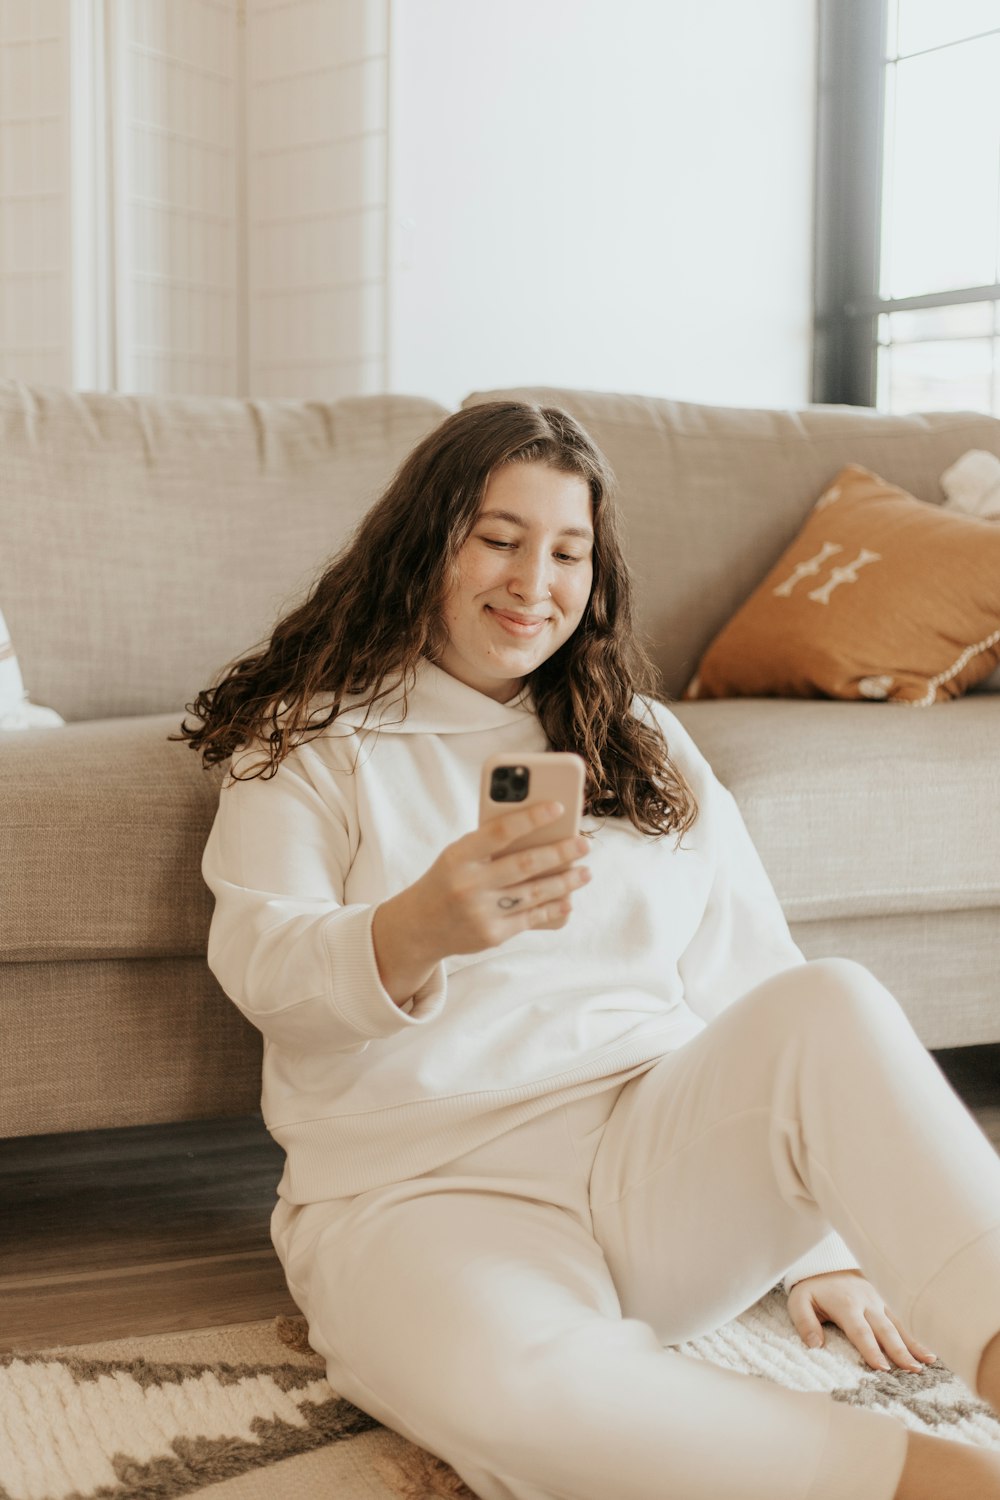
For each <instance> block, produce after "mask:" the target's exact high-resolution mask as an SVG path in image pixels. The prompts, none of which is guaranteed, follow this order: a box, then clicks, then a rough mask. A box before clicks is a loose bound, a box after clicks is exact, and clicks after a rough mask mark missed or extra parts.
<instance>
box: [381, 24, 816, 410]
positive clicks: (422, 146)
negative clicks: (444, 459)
mask: <svg viewBox="0 0 1000 1500" xmlns="http://www.w3.org/2000/svg"><path fill="white" fill-rule="evenodd" d="M814 48H815V7H814V5H813V4H812V3H811V0H755V3H754V4H752V5H748V4H747V3H746V0H503V3H502V4H498V3H496V0H391V27H390V117H389V118H390V184H389V201H390V211H391V218H390V285H389V363H388V376H389V384H390V387H391V388H392V389H396V390H404V391H416V392H421V393H424V394H427V395H430V396H434V397H437V398H438V399H439V400H441V401H444V402H446V403H447V404H449V405H456V404H457V403H458V401H459V400H460V399H461V397H462V396H463V395H465V394H466V393H467V392H468V391H470V390H473V389H484V388H490V387H497V386H505V385H513V384H518V383H532V384H554V385H569V386H576V387H589V388H593V389H603V390H627V391H632V392H639V393H644V394H654V395H669V396H672V397H675V398H677V399H687V400H695V401H710V402H712V401H714V402H725V403H731V404H735V405H746V406H749V405H761V406H768V405H773V404H783V403H788V404H798V403H802V402H805V401H807V400H808V397H809V356H810V341H811V300H812V286H811V254H812V193H813V134H814V132H813V120H814V109H815V67H814Z"/></svg>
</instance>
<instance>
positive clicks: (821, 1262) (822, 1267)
mask: <svg viewBox="0 0 1000 1500" xmlns="http://www.w3.org/2000/svg"><path fill="white" fill-rule="evenodd" d="M860 1269H861V1267H860V1265H859V1264H858V1261H857V1260H856V1259H855V1257H854V1256H853V1255H852V1254H851V1252H850V1250H849V1249H848V1248H847V1246H846V1245H845V1244H844V1242H843V1240H842V1239H841V1238H840V1235H839V1234H837V1233H836V1231H831V1233H830V1234H828V1235H827V1236H826V1238H825V1239H822V1240H820V1242H819V1244H818V1245H814V1246H813V1248H812V1249H811V1250H808V1251H806V1253H805V1255H800V1256H799V1258H798V1260H797V1261H796V1262H795V1264H794V1265H793V1266H789V1268H788V1270H787V1272H786V1273H785V1279H784V1281H783V1282H782V1283H781V1284H782V1286H783V1287H784V1289H785V1295H786V1296H787V1295H788V1293H789V1292H790V1291H791V1290H792V1287H793V1286H794V1285H795V1283H796V1282H797V1281H804V1280H805V1279H806V1277H807V1276H822V1275H823V1274H824V1272H826V1271H860Z"/></svg>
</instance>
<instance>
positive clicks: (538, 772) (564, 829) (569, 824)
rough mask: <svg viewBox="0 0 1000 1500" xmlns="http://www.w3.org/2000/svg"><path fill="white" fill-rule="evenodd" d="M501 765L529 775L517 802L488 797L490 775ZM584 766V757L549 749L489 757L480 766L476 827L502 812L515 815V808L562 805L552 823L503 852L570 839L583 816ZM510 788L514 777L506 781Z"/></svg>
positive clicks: (576, 831) (508, 852)
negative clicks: (560, 813)
mask: <svg viewBox="0 0 1000 1500" xmlns="http://www.w3.org/2000/svg"><path fill="white" fill-rule="evenodd" d="M504 766H509V767H511V768H512V769H513V770H514V771H515V772H516V771H518V770H520V771H526V772H527V774H528V786H527V795H526V796H525V797H524V798H522V799H521V800H520V801H513V800H511V801H495V800H494V798H493V797H491V795H490V786H491V783H492V780H493V772H494V771H495V770H498V769H500V768H502V767H504ZM585 775H586V766H585V764H584V760H583V757H582V756H580V755H573V754H572V753H571V752H570V751H568V750H548V751H541V752H540V753H535V754H531V755H516V756H515V755H491V756H490V758H489V760H488V761H486V763H485V764H484V766H483V774H482V781H481V782H480V790H479V826H480V828H481V827H482V826H483V824H484V823H487V822H488V821H489V820H490V819H491V818H498V817H500V816H502V814H503V813H508V812H516V811H517V810H518V808H523V807H531V806H533V805H534V804H535V803H536V802H561V803H562V805H563V807H564V808H565V812H563V813H562V815H561V816H560V817H558V818H557V819H556V820H555V822H553V823H546V824H545V825H544V827H542V828H535V829H533V830H532V832H531V833H526V834H525V835H524V836H523V838H519V839H515V840H514V842H513V843H512V844H508V845H507V847H506V848H505V849H504V850H503V851H502V852H503V853H504V854H513V853H516V852H517V851H518V850H519V849H534V848H536V847H537V846H538V845H539V844H557V843H558V842H559V840H560V839H569V838H573V837H574V836H575V835H576V834H578V833H579V832H580V817H581V815H582V813H583V787H584V779H585ZM507 783H508V785H511V786H513V784H514V777H513V776H512V777H509V778H507Z"/></svg>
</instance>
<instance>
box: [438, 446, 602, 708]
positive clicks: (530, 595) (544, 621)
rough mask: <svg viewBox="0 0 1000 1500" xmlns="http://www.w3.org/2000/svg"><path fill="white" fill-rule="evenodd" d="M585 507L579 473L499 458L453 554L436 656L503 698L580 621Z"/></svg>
mask: <svg viewBox="0 0 1000 1500" xmlns="http://www.w3.org/2000/svg"><path fill="white" fill-rule="evenodd" d="M593 542H594V532H593V507H592V505H591V499H590V486H589V485H588V484H587V481H586V480H585V479H583V478H581V477H580V475H579V474H564V473H562V472H561V471H560V470H558V469H551V468H549V467H548V465H547V464H543V463H529V464H517V463H514V464H505V465H504V466H503V467H502V468H500V469H496V470H495V471H494V472H493V473H492V474H491V475H490V478H489V482H488V483H487V486H486V493H485V495H484V496H483V503H482V506H481V508H480V511H479V515H478V517H477V519H476V523H475V525H474V526H473V528H472V531H471V532H470V533H469V536H468V539H467V540H466V542H465V543H464V545H463V546H462V549H461V551H460V552H459V554H458V579H457V582H456V583H455V585H454V587H453V588H452V589H451V591H450V592H449V594H448V595H447V597H446V598H445V602H444V608H443V611H442V617H443V620H444V624H445V627H446V629H447V632H448V644H447V645H446V647H445V649H444V652H443V653H442V655H441V656H440V657H439V658H438V665H439V666H440V667H443V669H444V670H445V671H446V672H449V673H450V674H451V676H452V677H457V678H458V680H459V682H464V683H465V684H466V685H467V686H468V687H471V688H475V689H476V691H477V692H480V693H485V694H486V695H487V697H489V698H495V699H496V700H497V701H498V702H499V703H506V702H508V701H509V700H510V699H511V698H514V697H516V696H517V694H518V692H519V691H520V689H521V686H522V684H523V682H524V679H525V678H526V677H527V676H528V675H529V673H531V672H533V671H534V670H535V668H536V667H538V666H540V665H541V663H542V662H543V661H545V660H546V659H547V658H548V657H550V656H551V655H552V653H553V652H554V651H557V650H558V649H559V647H560V646H561V645H562V644H563V642H564V641H566V640H568V639H569V637H570V636H571V635H572V634H573V631H574V630H575V629H576V627H577V625H578V624H579V623H580V620H581V617H582V615H583V612H584V610H585V609H586V607H587V600H588V599H589V598H590V586H591V583H592V581H593V576H594V569H593V561H592V554H593Z"/></svg>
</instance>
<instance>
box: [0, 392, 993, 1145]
mask: <svg viewBox="0 0 1000 1500" xmlns="http://www.w3.org/2000/svg"><path fill="white" fill-rule="evenodd" d="M511 395H515V396H524V397H526V398H528V399H533V400H540V401H542V403H543V404H553V405H559V406H563V407H566V408H567V409H569V410H570V411H572V412H574V413H575V414H576V415H577V416H578V417H580V419H581V420H582V421H583V422H584V424H585V425H586V426H587V427H588V429H589V430H590V431H591V432H592V433H593V435H594V437H595V439H596V440H597V441H598V443H599V444H600V445H601V446H602V447H603V448H604V450H605V452H606V453H607V454H608V457H609V458H610V460H611V463H612V465H613V467H614V468H615V470H616V472H617V474H618V477H619V484H620V492H621V501H622V507H623V511H624V517H625V529H626V545H627V551H628V556H629V559H630V561H631V563H632V566H633V569H634V572H635V575H636V585H637V605H638V614H639V623H640V627H641V629H642V631H643V633H644V635H645V636H646V638H647V641H648V644H649V646H650V650H651V653H652V655H653V656H654V659H655V660H656V662H657V665H658V667H659V670H660V672H661V674H662V678H663V682H664V687H665V691H666V693H667V694H668V695H669V696H671V697H675V696H676V695H678V694H679V693H680V692H681V691H682V689H683V687H684V685H685V683H686V682H687V680H688V678H689V676H690V675H691V673H692V672H693V670H694V667H695V665H696V664H697V660H698V657H699V655H700V653H701V651H702V650H703V648H704V646H705V645H706V644H707V643H708V641H709V640H710V639H711V637H712V636H713V635H714V633H715V632H716V630H717V629H718V628H719V626H720V625H721V624H722V623H724V621H725V620H726V619H727V618H728V617H729V615H730V614H731V613H732V612H733V611H734V610H735V609H736V607H737V606H738V605H739V604H740V603H741V602H742V600H743V599H744V598H745V597H746V595H747V594H749V592H750V591H751V590H752V589H753V587H754V586H755V585H756V583H757V582H758V581H759V579H760V577H761V576H762V575H763V574H764V572H765V571H766V570H767V568H768V567H769V566H770V564H771V563H772V562H773V561H774V559H775V558H776V557H777V556H778V555H779V554H780V552H781V551H782V550H783V549H784V547H785V546H786V545H787V543H788V541H789V540H790V538H791V537H792V536H793V535H794V533H795V531H796V530H797V528H798V526H799V524H800V522H801V520H802V518H803V516H804V515H805V513H806V512H807V511H808V509H809V508H810V506H811V505H812V503H813V502H814V501H815V499H816V498H818V496H819V494H820V493H821V492H822V490H823V488H824V487H825V485H826V483H827V482H828V480H829V479H830V478H831V477H832V475H833V474H835V473H836V472H837V470H838V469H839V468H840V467H842V466H843V464H845V463H848V462H859V463H862V464H865V465H867V466H868V467H870V468H873V469H875V470H876V471H877V472H879V473H882V474H883V475H884V476H885V477H886V478H887V479H890V480H892V481H894V482H896V483H898V484H901V485H903V486H904V487H906V488H907V489H909V490H910V491H911V492H912V493H913V494H916V495H918V496H919V497H920V498H922V499H925V500H929V501H931V502H940V500H941V499H942V495H941V491H940V486H939V483H938V481H939V478H940V475H941V473H942V472H943V471H944V470H945V469H946V468H947V467H948V466H949V464H951V463H953V462H954V461H955V459H956V458H958V457H959V456H960V455H961V454H962V453H964V452H966V451H967V450H968V449H970V448H984V449H987V450H988V451H990V452H994V453H996V454H997V455H998V456H1000V421H995V420H994V419H992V418H989V417H985V416H976V415H974V414H971V415H970V414H964V413H943V414H933V415H922V416H914V417H887V416H882V415H878V414H875V413H872V412H869V411H865V410H856V409H851V408H809V409H807V410H804V411H799V412H777V411H750V410H739V409H725V408H714V407H705V406H694V405H690V404H682V403H677V402H671V401H658V400H654V399H652V398H645V397H630V396H619V395H612V394H601V393H595V392H580V391H565V390H555V389H551V388H523V389H518V390H516V391H503V392H492V393H488V394H487V393H476V394H475V395H473V396H470V397H469V398H468V402H467V403H466V404H468V403H471V402H475V401H480V400H484V399H489V398H490V397H491V396H492V397H497V396H500V397H505V396H511ZM445 415H446V411H445V408H443V407H440V406H438V405H437V404H436V403H434V402H430V401H426V400H423V399H420V398H409V397H403V396H386V397H367V398H355V399H353V400H349V401H339V402H332V403H329V404H323V403H317V402H312V401H302V402H297V401H289V400H280V401H279V400H269V401H240V400H228V399H227V400H222V399H210V398H176V397H173V398H161V397H151V396H116V395H103V394H82V393H79V392H68V391H59V390H55V389H46V388H40V387H27V386H24V385H22V384H20V383H17V382H0V441H2V443H3V449H2V452H3V458H2V460H0V524H2V528H3V531H2V535H3V545H2V546H0V607H2V608H3V610H4V613H5V615H6V618H7V621H8V624H9V626H10V629H11V634H12V638H13V640H14V642H15V645H16V648H17V651H18V656H19V659H20V662H21V667H22V671H23V675H24V679H25V685H26V687H27V688H28V690H29V692H30V693H31V696H32V698H33V700H34V701H36V702H39V703H44V704H47V705H50V706H51V707H53V708H55V709H56V710H57V711H58V712H59V713H61V714H62V715H63V717H64V718H66V719H67V720H68V721H70V722H68V723H67V725H66V727H65V728H62V729H36V730H28V731H24V732H19V733H12V734H9V735H7V736H4V737H2V739H0V755H2V756H3V757H4V763H3V772H4V774H3V775H2V776H0V836H2V841H3V842H2V853H3V858H4V865H5V869H6V874H7V889H8V892H9V899H7V900H5V901H4V902H3V903H2V904H0V1015H2V1017H3V1029H4V1047H3V1049H2V1050H0V1132H2V1133H4V1134H7V1135H19V1134H31V1133H35V1132H42V1131H57V1130H70V1129H85V1128H98V1127H103V1126H114V1125H133V1124H141V1123H151V1122H154V1121H159V1120H170V1119H187V1118H199V1117H201V1118H206V1117H211V1116H221V1115H224V1114H232V1113H243V1112H245V1111H247V1110H249V1109H252V1108H254V1107H255V1106H256V1104H257V1101H258V1098H259V1060H260V1045H259V1037H258V1034H257V1033H256V1032H255V1031H254V1030H253V1029H252V1028H251V1027H250V1026H249V1025H248V1024H247V1023H246V1022H244V1021H243V1019H242V1018H241V1017H240V1016H239V1014H238V1012H237V1011H236V1009H235V1007H234V1006H232V1005H231V1004H230V1002H229V1001H228V1000H227V999H226V997H225V995H224V994H223V993H222V991H221V990H220V989H219V987H218V985H217V984H216V982H215V980H214V978H213V976H212V975H211V973H210V972H209V970H208V967H207V964H206V962H205V947H206V941H207V933H208V925H209V921H210V917H211V896H210V894H209V892H208V890H207V888H206V887H205V885H204V882H203V881H202V878H201V870H200V860H201V851H202V848H203V845H204V841H205V838H206V837H207V834H208V830H209V827H210V825H211V821H212V817H213V815H214V810H215V806H216V801H217V797H218V789H219V786H220V784H221V780H222V775H223V768H221V767H214V768H212V769H211V770H208V771H206V770H204V769H202V766H201V762H200V760H199V758H198V757H197V756H196V755H194V754H193V753H192V752H191V751H190V750H189V749H188V747H187V746H186V745H183V744H180V743H172V742H170V741H168V739H167V736H168V735H169V734H172V733H175V732H176V730H177V728H178V725H179V723H180V720H181V718H182V717H183V716H184V705H185V703H186V702H189V701H191V700H192V699H193V697H194V696H195V694H196V693H197V692H198V691H199V689H201V688H202V687H205V686H207V685H209V683H210V682H211V681H213V680H214V679H215V677H216V676H217V675H218V673H219V671H220V670H221V669H222V667H223V666H224V665H225V664H226V663H227V662H229V661H230V660H232V659H233V658H234V657H236V656H239V655H242V654H243V653H244V652H246V651H247V650H249V649H251V648H252V647H253V646H254V645H255V644H258V643H260V644H262V643H263V641H264V640H266V638H267V636H268V635H269V633H270V630H271V627H272V626H273V624H274V622H275V621H276V619H277V618H278V617H279V616H280V615H282V614H284V613H285V612H286V611H287V610H288V609H289V608H291V607H292V606H293V605H294V604H296V603H298V602H299V601H300V599H301V598H303V597H304V596H305V594H306V593H307V592H308V589H309V587H310V586H311V584H312V582H314V581H315V579H316V578H317V577H318V576H319V573H320V572H321V571H322V568H323V566H325V563H326V561H327V560H328V559H329V557H331V556H332V555H333V553H335V552H336V551H337V550H338V548H339V547H340V545H341V544H342V543H343V542H344V541H345V540H346V538H347V536H348V534H349V532H350V531H351V529H352V528H353V526H354V524H355V523H356V521H357V520H358V519H359V518H360V516H361V515H362V514H363V512H364V511H365V509H366V508H367V506H368V505H369V504H370V503H371V502H372V500H373V499H374V498H375V497H376V495H377V494H378V493H379V492H380V491H381V489H382V488H383V487H384V485H385V483H386V482H387V481H388V479H389V478H390V477H391V475H392V473H393V471H394V470H395V468H396V467H397V466H398V464H399V462H400V461H401V460H402V458H403V457H404V456H405V455H406V453H407V452H409V450H410V449H411V448H412V447H413V445H414V444H415V443H416V442H417V441H418V440H419V439H420V438H421V437H422V436H424V434H425V433H427V432H428V431H430V429H431V428H433V427H434V426H435V425H436V424H437V423H438V422H439V421H440V420H441V418H442V417H443V416H445ZM998 589H1000V581H998ZM672 707H673V708H674V711H675V712H676V713H677V714H678V716H679V717H680V718H681V719H682V721H683V722H684V724H685V725H686V726H687V727H688V729H689V730H690V731H691V733H692V734H693V735H694V737H695V739H696V740H697V741H698V743H699V744H700V745H701V747H702V749H703V750H704V751H705V753H706V755H707V756H708V758H709V760H710V761H711V763H712V764H713V766H714V767H715V769H716V772H717V773H718V775H719V777H720V779H721V780H722V781H723V782H724V783H725V784H726V785H727V786H729V787H730V788H731V790H732V791H733V793H734V795H735V796H736V798H737V801H738V802H739V803H740V806H741V808H742V810H743V813H744V816H745V817H746V820H747V824H748V826H749V828H750V831H751V833H752V835H753V837H754V839H755V841H756V843H757V846H758V848H759V849H760V852H761V855H762V857H763V860H764V863H765V865H766V866H767V869H768V871H769V873H770V875H771V878H772V880H773V881H774V884H775V887H776V889H777V892H778V895H779V897H780V898H781V900H782V903H783V905H784V908H785V911H786V914H787V915H788V917H789V920H790V922H791V925H792V930H793V934H794V936H795V938H796V940H797V941H798V942H799V944H800V946H801V947H802V948H803V951H804V952H806V954H807V955H808V956H816V957H818V956H820V955H821V954H829V953H840V954H844V955H846V956H848V957H854V958H857V959H859V960H860V961H861V962H863V963H865V964H867V965H868V966H869V967H870V968H871V969H872V970H873V971H874V972H875V973H876V974H878V976H879V977H880V978H881V979H883V981H884V982H885V983H886V984H888V985H889V987H890V988H891V989H892V990H893V991H894V993H895V994H896V995H897V996H898V997H899V999H900V1001H901V1003H902V1004H903V1006H904V1008H905V1009H906V1010H907V1012H908V1014H909V1015H910V1018H911V1020H912V1021H913V1023H914V1025H915V1026H916V1028H917V1030H918V1032H919V1034H920V1035H921V1037H922V1039H923V1040H924V1042H925V1043H926V1045H928V1046H933V1047H945V1046H957V1045H963V1044H966V1043H974V1042H986V1041H998V1040H1000V980H998V978H997V969H998V963H997V959H998V956H1000V755H998V753H997V748H996V747H997V744H998V742H1000V735H998V731H1000V694H997V693H996V692H988V691H977V692H973V693H971V694H969V695H968V696H967V697H966V698H963V699H960V700H958V701H957V702H954V703H949V704H938V705H935V706H934V707H932V708H929V709H923V710H916V709H911V708H908V707H905V706H903V705H894V704H882V703H863V704H862V703H834V702H824V701H809V702H790V701H785V700H772V699H737V700H733V701H724V702H718V701H717V702H706V703H689V704H688V703H685V704H681V703H676V702H675V703H673V704H672Z"/></svg>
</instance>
